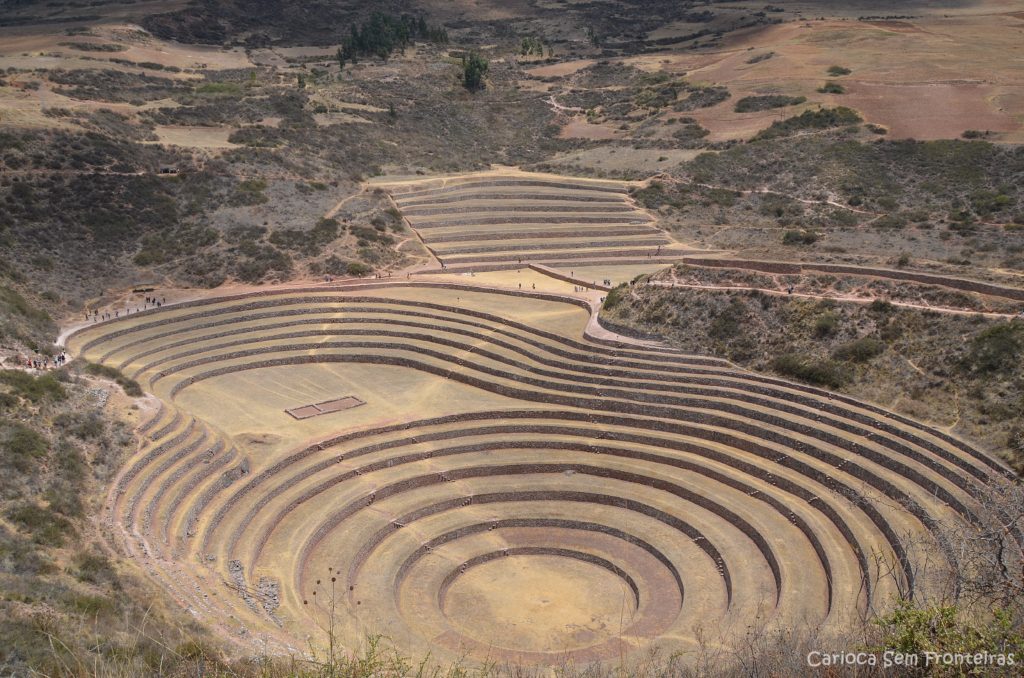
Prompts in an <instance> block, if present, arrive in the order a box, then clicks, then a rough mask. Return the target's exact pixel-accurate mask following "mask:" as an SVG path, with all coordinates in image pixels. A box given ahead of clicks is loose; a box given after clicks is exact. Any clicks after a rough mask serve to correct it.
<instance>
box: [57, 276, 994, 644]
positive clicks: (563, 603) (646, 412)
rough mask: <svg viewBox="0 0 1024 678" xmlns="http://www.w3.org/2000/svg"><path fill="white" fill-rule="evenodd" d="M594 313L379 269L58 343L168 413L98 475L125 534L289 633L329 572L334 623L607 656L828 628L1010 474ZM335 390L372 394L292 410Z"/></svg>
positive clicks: (213, 606)
mask: <svg viewBox="0 0 1024 678" xmlns="http://www.w3.org/2000/svg"><path fill="white" fill-rule="evenodd" d="M588 320H589V315H588V311H586V310H585V309H584V308H582V307H581V306H580V305H578V302H576V301H573V300H571V299H568V298H560V297H557V296H554V295H545V294H528V293H525V292H523V293H517V292H511V291H498V290H487V289H483V288H477V289H472V288H469V287H466V286H460V285H454V284H451V283H439V284H429V283H411V284H406V283H397V284H367V285H365V286H353V287H348V288H346V289H344V290H341V289H335V290H332V289H329V288H321V289H317V290H311V291H302V290H282V291H266V292H261V293H256V294H253V295H249V296H240V297H237V298H230V299H228V298H224V299H217V298H214V299H209V300H204V301H199V302H192V303H187V304H181V305H178V306H169V307H165V308H163V309H160V310H158V311H155V312H148V313H141V314H137V315H132V316H129V317H127V318H123V319H120V320H117V321H114V322H107V323H102V324H99V325H96V326H93V327H89V328H87V329H85V330H83V331H80V332H78V333H77V334H75V335H73V336H72V337H71V339H70V341H69V346H70V348H71V350H72V351H74V352H75V353H78V354H81V355H83V356H84V357H86V358H88V359H89V360H93V361H98V362H102V363H104V364H107V365H111V366H114V367H118V368H120V369H121V370H123V371H124V372H125V373H126V374H127V375H129V376H132V377H133V378H135V379H137V380H138V381H139V382H140V383H142V384H143V385H144V387H145V388H147V389H148V390H149V391H151V392H152V393H154V394H155V395H156V396H157V397H158V398H160V400H161V401H162V402H163V403H164V407H163V409H162V410H161V411H160V413H159V414H158V415H157V416H156V417H155V418H154V419H153V420H152V421H150V422H149V423H148V424H146V425H144V427H143V430H142V434H143V437H144V444H143V445H142V447H141V449H140V450H139V452H138V453H137V455H136V456H135V457H134V458H133V459H131V460H130V461H129V463H128V464H127V465H126V466H125V468H124V470H123V471H122V473H121V475H120V476H119V477H118V479H117V481H116V482H115V485H114V487H113V489H112V490H111V494H110V499H109V507H108V510H109V515H108V517H109V519H110V520H111V521H112V523H113V525H114V526H115V532H116V533H117V534H118V535H119V537H120V540H119V543H120V545H121V548H123V549H124V550H125V551H126V552H127V553H129V554H132V555H133V556H134V557H136V558H138V559H139V561H140V562H141V563H142V564H143V565H144V566H145V567H146V568H147V569H148V570H149V571H150V572H151V573H152V576H154V577H155V578H156V579H157V580H159V581H160V582H161V583H162V584H164V585H165V586H166V587H167V588H168V590H169V591H170V592H171V593H172V595H174V596H175V597H176V598H177V599H179V600H180V601H181V603H182V604H183V605H186V606H188V607H190V608H191V609H192V610H193V611H195V612H196V614H198V615H200V616H203V617H204V618H207V621H211V622H213V621H215V620H216V619H220V620H222V622H221V624H222V628H223V630H225V631H227V632H231V633H237V632H238V629H239V627H244V628H246V629H247V630H248V633H249V636H248V637H250V638H257V637H260V638H264V637H265V638H266V639H267V641H268V642H271V643H274V644H276V645H279V646H281V647H285V648H288V647H290V648H302V647H303V646H304V644H305V641H306V638H307V636H308V634H309V633H310V631H309V630H310V629H311V628H315V627H314V626H313V623H312V622H314V621H316V619H321V620H322V619H323V616H324V615H325V614H326V607H327V605H326V604H327V603H329V600H325V598H326V599H329V598H330V597H331V588H330V587H331V585H330V583H329V580H330V578H331V577H335V578H336V582H335V583H334V585H333V586H334V597H335V602H336V604H337V606H338V619H339V623H340V624H341V634H340V635H341V637H342V638H346V639H348V638H358V637H361V636H362V634H363V633H365V632H374V631H376V632H383V633H387V634H388V635H389V636H390V637H391V638H392V639H394V641H395V642H396V643H398V644H399V645H400V646H402V647H403V648H406V649H408V650H409V651H411V652H424V651H426V650H428V649H431V650H433V651H434V652H435V654H437V653H440V654H442V655H447V656H451V657H455V656H459V655H460V654H468V655H469V656H471V657H474V658H478V659H481V658H484V657H490V658H492V659H494V658H498V659H510V660H524V661H530V662H533V661H536V662H543V663H552V662H556V661H560V660H562V659H563V658H564V657H565V654H566V653H568V654H569V655H570V656H571V657H573V658H574V659H577V660H579V661H586V660H601V659H611V658H618V657H619V656H620V655H621V654H627V655H628V654H629V653H632V652H636V651H639V650H641V649H643V648H647V647H649V646H651V645H652V644H661V645H665V646H666V647H671V649H673V650H684V651H685V650H687V649H693V648H694V647H696V644H697V642H698V641H697V638H696V636H695V632H694V625H695V624H696V623H697V622H698V621H699V622H700V624H701V625H702V626H703V627H704V628H705V629H708V628H713V629H715V630H716V634H717V635H716V638H715V639H714V642H716V643H721V644H724V645H729V644H730V643H732V642H734V641H735V640H737V639H738V638H739V637H741V636H742V634H743V632H744V630H745V629H746V627H747V624H748V622H749V620H751V619H753V618H761V619H766V620H768V622H769V623H770V624H774V625H778V626H779V627H785V626H792V625H795V624H802V623H812V624H817V623H821V624H824V625H825V626H826V627H828V626H830V625H836V626H837V627H838V626H841V625H842V624H844V623H845V622H848V621H850V619H851V618H852V617H853V616H855V615H856V614H857V611H858V610H861V609H863V608H864V607H865V606H866V605H868V604H869V601H874V602H877V603H880V604H884V602H885V601H886V600H887V599H888V598H889V596H890V594H892V593H893V592H894V589H895V587H896V586H897V585H899V586H913V587H917V588H918V589H924V590H927V589H928V588H929V587H932V586H935V585H936V582H937V581H938V578H939V575H941V573H942V571H943V569H944V567H945V565H944V564H943V563H944V553H945V551H944V549H946V548H948V545H947V544H944V543H943V541H942V539H941V538H940V537H938V536H937V535H938V534H939V533H938V532H937V530H936V528H937V526H938V525H939V524H940V523H945V524H948V523H956V522H962V521H968V522H970V521H976V520H981V519H984V518H985V516H984V513H983V509H982V507H981V506H980V505H979V504H978V502H977V500H976V497H977V496H978V495H979V494H980V491H981V490H982V489H983V488H984V485H985V483H986V482H988V481H989V480H990V479H991V478H992V477H993V476H994V475H998V474H1002V473H1004V472H1005V471H1004V469H1003V468H1002V467H1001V466H1000V465H999V464H998V463H996V462H995V461H993V460H991V459H990V458H988V457H986V456H984V455H983V454H981V453H979V452H977V451H975V450H974V449H972V448H971V447H970V446H969V445H967V444H965V443H963V442H962V441H960V440H957V439H955V438H953V437H950V436H949V435H947V434H945V433H943V432H940V431H936V430H932V429H929V428H927V427H925V426H923V425H921V424H919V423H917V422H914V421H912V420H909V419H907V418H905V417H902V416H898V415H894V414H890V413H887V412H885V411H882V410H881V409H879V408H877V407H875V406H872V405H870V404H867V403H862V402H858V401H855V400H853V399H850V398H846V397H843V396H838V395H833V394H828V393H826V392H824V391H821V390H818V389H814V388H810V387H806V386H801V385H797V384H792V383H788V382H785V381H782V380H778V379H773V378H770V377H764V376H758V375H753V374H749V373H746V372H743V371H741V370H738V369H735V368H734V367H732V366H731V365H729V364H728V363H726V362H724V361H721V360H717V359H713V358H707V357H700V356H690V355H685V354H683V353H679V352H676V351H671V350H667V349H657V348H644V347H640V346H631V345H625V344H619V345H611V344H609V343H607V342H603V341H598V340H596V339H592V338H589V337H588V336H586V335H585V328H586V326H587V322H588ZM349 395H351V396H355V397H357V398H359V399H361V400H363V401H365V403H366V404H365V405H362V406H360V407H356V408H352V409H348V410H343V411H338V412H333V413H328V414H323V415H320V416H316V417H311V418H308V419H302V420H297V419H295V418H293V417H292V416H290V415H289V414H288V413H287V412H286V410H287V409H289V408H294V407H300V406H303V405H307V404H309V403H318V402H323V401H328V400H332V399H335V398H340V397H344V396H349ZM917 540H923V542H925V543H927V544H928V545H929V549H930V550H929V551H928V552H927V554H925V553H923V552H920V551H918V550H908V546H907V544H908V543H909V542H910V541H917ZM876 557H883V558H887V559H889V560H890V561H891V562H894V563H896V564H897V568H896V570H897V572H898V576H897V578H895V579H882V580H876V579H875V578H873V577H872V576H871V570H872V567H873V563H874V559H875V558H876ZM922 558H928V559H929V560H930V561H931V563H932V565H931V568H933V569H927V570H922V569H920V567H919V566H920V565H921V559H922ZM318 581H319V582H320V584H319V585H318V584H317V582H318ZM314 591H316V592H317V595H316V596H313V595H312V594H313V592H314ZM228 615H233V616H231V617H229V616H228Z"/></svg>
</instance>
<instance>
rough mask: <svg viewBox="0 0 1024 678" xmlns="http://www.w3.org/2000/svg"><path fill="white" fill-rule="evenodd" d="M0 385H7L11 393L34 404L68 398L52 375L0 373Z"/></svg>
mask: <svg viewBox="0 0 1024 678" xmlns="http://www.w3.org/2000/svg"><path fill="white" fill-rule="evenodd" d="M0 384H5V385H6V386H8V387H9V388H10V390H11V393H12V394H13V395H16V396H20V397H22V398H25V399H27V400H30V401H32V402H33V403H41V402H44V401H52V402H55V401H58V400H64V399H65V398H67V391H65V390H64V386H62V385H61V383H60V381H58V380H57V377H56V376H54V375H53V374H52V373H47V374H43V375H40V376H38V377H35V376H32V375H31V374H29V373H28V372H22V371H21V370H3V371H0Z"/></svg>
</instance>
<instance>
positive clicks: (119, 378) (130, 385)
mask: <svg viewBox="0 0 1024 678" xmlns="http://www.w3.org/2000/svg"><path fill="white" fill-rule="evenodd" d="M85 373H86V374H91V375H93V376H95V377H103V378H104V379H111V380H113V381H114V382H116V383H117V385H118V386H120V387H121V389H122V390H124V392H125V395H128V396H131V397H132V398H138V397H141V396H142V395H143V393H142V387H141V386H139V383H138V382H137V381H135V380H134V379H129V378H128V377H126V376H124V374H123V373H122V372H121V370H118V369H116V368H114V367H110V366H108V365H100V364H98V363H86V365H85Z"/></svg>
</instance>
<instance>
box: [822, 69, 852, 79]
mask: <svg viewBox="0 0 1024 678" xmlns="http://www.w3.org/2000/svg"><path fill="white" fill-rule="evenodd" d="M852 72H853V71H851V70H850V69H849V68H845V67H843V66H829V67H828V74H829V75H831V76H832V77H833V78H838V77H839V76H840V75H849V74H850V73H852Z"/></svg>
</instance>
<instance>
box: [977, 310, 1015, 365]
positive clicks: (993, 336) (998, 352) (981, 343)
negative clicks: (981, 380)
mask: <svg viewBox="0 0 1024 678" xmlns="http://www.w3.org/2000/svg"><path fill="white" fill-rule="evenodd" d="M1022 354H1024V322H1020V321H1017V320H1014V321H1010V322H1006V323H1000V324H999V325H994V326H992V327H989V328H987V329H985V330H983V331H982V332H981V333H980V334H978V335H977V336H976V337H975V338H974V339H973V341H972V342H971V346H970V349H969V351H968V354H967V362H968V365H969V366H970V367H971V369H973V370H974V371H976V372H983V373H1003V372H1010V371H1011V370H1014V369H1018V370H1019V369H1020V367H1021V359H1022Z"/></svg>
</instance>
